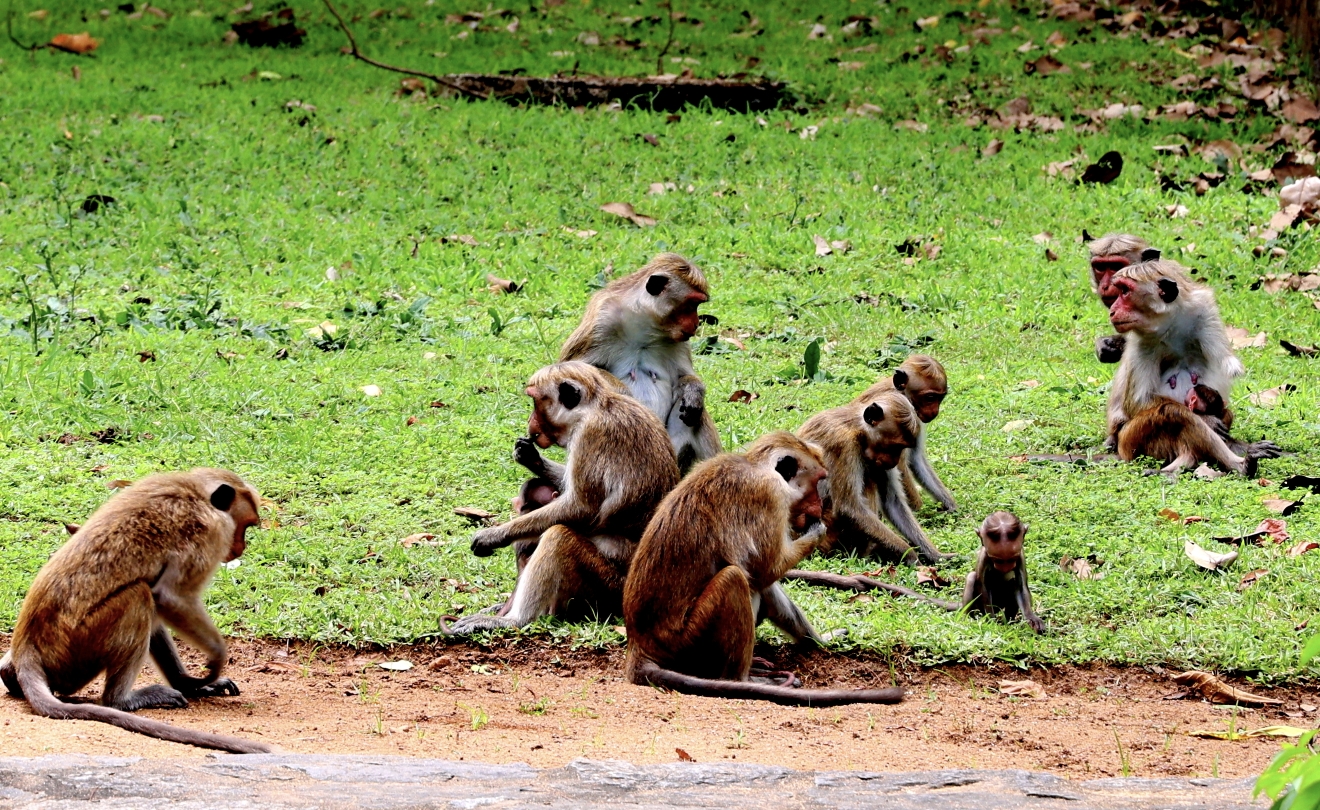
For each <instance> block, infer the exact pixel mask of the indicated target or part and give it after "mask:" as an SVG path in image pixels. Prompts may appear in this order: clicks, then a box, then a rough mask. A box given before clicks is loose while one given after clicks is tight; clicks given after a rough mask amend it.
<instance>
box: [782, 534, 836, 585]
mask: <svg viewBox="0 0 1320 810" xmlns="http://www.w3.org/2000/svg"><path fill="white" fill-rule="evenodd" d="M826 531H827V527H826V525H825V521H823V520H818V521H816V522H815V523H813V524H812V525H811V528H809V529H807V530H806V531H805V532H803V533H802V534H801V535H799V536H798V537H797V538H796V539H792V538H789V539H788V542H786V543H785V544H784V545H785V547H784V551H783V553H782V554H781V555H780V556H779V562H778V565H776V566H775V570H774V578H775V580H778V579H779V578H780V577H782V576H783V575H784V574H785V573H787V572H788V570H789V569H790V568H792V567H793V566H795V565H797V564H798V563H800V562H802V560H804V559H806V558H807V557H809V556H810V555H811V552H813V551H815V550H816V546H817V544H819V543H820V541H821V538H823V537H824V536H825V532H826Z"/></svg>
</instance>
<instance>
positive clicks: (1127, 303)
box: [1108, 260, 1280, 476]
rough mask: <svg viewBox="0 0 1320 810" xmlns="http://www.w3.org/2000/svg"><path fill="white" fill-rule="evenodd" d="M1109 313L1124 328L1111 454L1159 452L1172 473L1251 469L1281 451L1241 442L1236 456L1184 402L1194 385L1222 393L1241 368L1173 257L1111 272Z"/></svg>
mask: <svg viewBox="0 0 1320 810" xmlns="http://www.w3.org/2000/svg"><path fill="white" fill-rule="evenodd" d="M1111 287H1112V288H1113V290H1114V291H1115V292H1116V293H1117V296H1118V297H1117V298H1115V299H1114V303H1113V305H1112V306H1111V307H1110V308H1109V320H1110V322H1111V323H1112V324H1113V325H1114V328H1115V329H1117V330H1118V331H1119V332H1120V333H1122V334H1125V335H1126V334H1129V333H1130V337H1129V338H1128V345H1127V348H1126V349H1125V350H1124V352H1123V359H1122V361H1121V362H1120V363H1119V367H1118V371H1117V372H1116V373H1115V374H1114V381H1113V383H1112V385H1111V387H1110V395H1109V414H1108V422H1109V435H1110V436H1111V437H1113V438H1114V439H1115V440H1116V446H1117V448H1118V456H1119V458H1121V459H1123V460H1124V461H1131V460H1132V459H1134V458H1136V457H1137V456H1138V455H1146V456H1149V457H1151V458H1156V459H1161V460H1163V461H1164V462H1165V463H1166V466H1165V467H1164V468H1163V469H1162V470H1160V472H1164V473H1166V474H1175V475H1176V474H1177V473H1178V472H1180V471H1181V470H1183V469H1186V468H1187V467H1189V466H1194V465H1196V464H1198V463H1200V462H1203V461H1205V462H1213V463H1217V464H1219V465H1220V466H1222V467H1223V468H1224V469H1226V470H1231V471H1233V472H1238V473H1242V474H1243V475H1247V476H1251V475H1255V471H1256V461H1257V459H1259V458H1267V457H1273V456H1275V455H1277V454H1278V453H1279V452H1280V451H1279V449H1278V447H1276V446H1275V445H1274V444H1273V443H1272V442H1258V443H1256V444H1253V445H1246V446H1245V447H1244V448H1243V449H1244V450H1245V451H1246V452H1245V453H1244V454H1242V455H1239V454H1237V453H1235V452H1233V450H1232V449H1231V448H1230V447H1229V446H1228V444H1227V443H1226V442H1225V440H1224V438H1223V437H1222V436H1220V435H1219V434H1218V433H1217V432H1216V431H1215V430H1213V429H1212V428H1211V427H1210V426H1209V425H1207V424H1206V422H1205V421H1203V420H1202V419H1201V418H1200V417H1199V416H1197V414H1195V413H1193V412H1192V410H1191V409H1190V408H1188V407H1187V405H1186V404H1185V402H1186V399H1187V393H1188V392H1189V391H1190V390H1191V389H1192V386H1193V385H1196V384H1204V385H1206V386H1208V387H1209V388H1211V389H1214V390H1215V391H1216V392H1218V393H1220V395H1221V396H1223V397H1224V398H1225V399H1226V398H1227V395H1228V393H1229V391H1230V390H1231V388H1232V385H1233V380H1234V379H1235V378H1236V377H1239V376H1241V375H1242V374H1243V373H1244V372H1245V369H1244V368H1243V367H1242V363H1241V361H1239V360H1238V359H1237V357H1236V356H1234V354H1233V350H1232V346H1231V344H1230V342H1229V339H1228V333H1227V331H1226V330H1225V328H1224V323H1223V321H1222V320H1220V317H1219V308H1218V307H1217V306H1215V296H1214V293H1213V292H1212V291H1211V290H1210V289H1209V288H1208V287H1204V286H1202V285H1200V284H1197V283H1196V282H1194V281H1193V280H1192V279H1191V278H1190V277H1189V276H1188V275H1187V273H1186V271H1185V270H1184V269H1183V267H1182V266H1181V265H1179V264H1177V263H1176V262H1171V261H1163V260H1159V261H1152V262H1142V263H1140V264H1134V265H1131V266H1129V267H1125V268H1123V269H1122V270H1120V271H1119V272H1118V273H1116V274H1115V275H1114V278H1113V280H1112V282H1111Z"/></svg>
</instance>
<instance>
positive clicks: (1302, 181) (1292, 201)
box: [1270, 164, 1320, 208]
mask: <svg viewBox="0 0 1320 810" xmlns="http://www.w3.org/2000/svg"><path fill="white" fill-rule="evenodd" d="M1303 165H1305V164H1303ZM1270 171H1273V169H1271V170H1270ZM1313 171H1314V169H1313ZM1317 204H1320V177H1302V178H1299V179H1298V180H1297V182H1295V183H1289V184H1288V185H1286V186H1284V187H1283V188H1281V189H1279V206H1280V207H1281V208H1287V207H1288V206H1290V205H1300V206H1302V207H1303V208H1306V207H1313V206H1315V205H1317Z"/></svg>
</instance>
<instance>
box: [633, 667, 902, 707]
mask: <svg viewBox="0 0 1320 810" xmlns="http://www.w3.org/2000/svg"><path fill="white" fill-rule="evenodd" d="M637 675H638V677H639V678H640V679H641V680H642V681H643V682H645V683H649V684H651V685H652V686H662V687H664V688H666V689H673V690H674V691H675V692H682V693H683V694H685V695H700V696H702V697H722V698H742V699H746V700H768V701H770V702H771V703H778V704H780V705H781V706H844V705H847V704H850V703H900V702H902V700H903V689H902V688H901V687H897V686H895V687H890V688H888V689H793V688H791V687H787V686H770V685H769V684H762V683H750V682H748V681H719V680H712V679H710V678H694V677H693V676H691V675H684V674H682V673H681V672H674V671H673V670H670V669H665V668H663V667H661V666H660V665H658V664H655V663H652V662H649V661H648V662H647V663H645V664H642V666H641V667H639V668H638V670H637Z"/></svg>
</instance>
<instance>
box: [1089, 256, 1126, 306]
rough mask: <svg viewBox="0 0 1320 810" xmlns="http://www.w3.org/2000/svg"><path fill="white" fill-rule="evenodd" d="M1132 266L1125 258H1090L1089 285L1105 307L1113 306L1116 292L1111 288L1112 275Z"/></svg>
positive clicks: (1116, 295)
mask: <svg viewBox="0 0 1320 810" xmlns="http://www.w3.org/2000/svg"><path fill="white" fill-rule="evenodd" d="M1130 264H1132V261H1131V260H1130V259H1129V258H1128V257H1126V256H1092V257H1091V284H1092V286H1093V287H1094V288H1095V292H1096V294H1097V295H1099V296H1100V300H1101V301H1103V302H1104V304H1105V306H1106V307H1111V306H1113V305H1114V301H1115V300H1116V299H1117V298H1118V290H1116V289H1115V288H1114V286H1113V279H1114V274H1115V273H1117V272H1118V271H1119V270H1122V269H1123V268H1124V267H1127V266H1128V265H1130Z"/></svg>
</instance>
